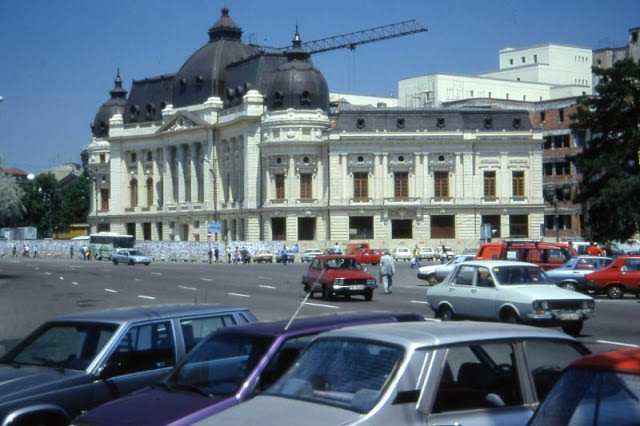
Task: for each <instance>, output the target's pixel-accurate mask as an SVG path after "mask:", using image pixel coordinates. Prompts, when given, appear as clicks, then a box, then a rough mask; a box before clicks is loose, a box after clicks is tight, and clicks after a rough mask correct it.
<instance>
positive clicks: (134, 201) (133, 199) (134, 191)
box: [129, 179, 138, 207]
mask: <svg viewBox="0 0 640 426" xmlns="http://www.w3.org/2000/svg"><path fill="white" fill-rule="evenodd" d="M129 190H130V193H129V204H130V207H135V206H137V205H138V181H137V180H135V179H132V180H131V182H129Z"/></svg>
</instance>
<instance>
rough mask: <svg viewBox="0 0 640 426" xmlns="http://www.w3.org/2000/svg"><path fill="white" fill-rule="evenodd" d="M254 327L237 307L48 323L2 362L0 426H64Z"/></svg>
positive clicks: (104, 314) (139, 311) (138, 310)
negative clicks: (219, 334) (202, 348)
mask: <svg viewBox="0 0 640 426" xmlns="http://www.w3.org/2000/svg"><path fill="white" fill-rule="evenodd" d="M255 320H256V318H255V316H254V315H253V314H252V313H251V311H249V310H248V309H246V308H243V307H239V306H224V305H195V304H191V305H156V306H146V307H145V306H139V307H135V308H126V309H124V308H123V309H111V310H104V311H93V312H81V313H77V314H72V315H66V316H61V317H57V318H55V319H52V320H50V321H47V322H45V323H44V324H43V325H41V326H40V327H38V328H37V329H36V330H35V331H33V332H32V333H31V334H29V335H28V336H27V337H25V338H24V339H23V340H22V341H20V342H19V343H18V344H17V345H16V346H15V347H14V348H13V349H11V350H10V351H9V352H7V353H6V354H5V355H4V356H3V357H2V358H0V424H3V425H36V424H37V425H65V424H68V423H69V422H70V421H71V419H73V418H74V417H76V416H77V415H78V414H80V412H82V411H84V410H89V409H91V408H94V407H96V406H98V405H99V404H102V403H104V402H107V401H110V400H112V399H115V398H117V397H120V396H122V395H126V394H128V393H130V392H133V391H135V390H138V389H141V388H143V387H145V386H149V385H151V384H152V383H155V382H157V381H158V380H160V379H161V378H162V377H164V376H165V375H166V374H167V373H168V372H169V371H170V370H171V368H172V367H174V366H175V365H176V364H177V363H178V361H180V360H181V359H182V358H183V357H184V355H185V354H186V353H187V352H188V351H189V350H190V349H191V348H192V347H193V346H194V345H195V344H196V343H197V342H198V341H199V340H200V339H202V338H204V337H205V336H206V335H208V334H209V333H210V332H211V331H213V330H215V329H217V328H220V327H225V326H229V325H234V324H241V323H246V322H253V321H255Z"/></svg>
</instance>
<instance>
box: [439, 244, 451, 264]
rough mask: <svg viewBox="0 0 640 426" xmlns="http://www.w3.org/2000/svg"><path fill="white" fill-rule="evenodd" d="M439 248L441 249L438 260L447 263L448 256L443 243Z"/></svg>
mask: <svg viewBox="0 0 640 426" xmlns="http://www.w3.org/2000/svg"><path fill="white" fill-rule="evenodd" d="M440 250H442V254H441V256H442V257H441V259H440V260H442V263H447V262H448V261H449V256H448V255H447V248H446V247H445V246H444V244H443V245H442V248H441V249H440Z"/></svg>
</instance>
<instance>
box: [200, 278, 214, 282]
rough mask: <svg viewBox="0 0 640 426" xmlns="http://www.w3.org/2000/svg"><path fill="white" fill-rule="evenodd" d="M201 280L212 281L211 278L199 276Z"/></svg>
mask: <svg viewBox="0 0 640 426" xmlns="http://www.w3.org/2000/svg"><path fill="white" fill-rule="evenodd" d="M200 279H201V280H202V281H213V278H200Z"/></svg>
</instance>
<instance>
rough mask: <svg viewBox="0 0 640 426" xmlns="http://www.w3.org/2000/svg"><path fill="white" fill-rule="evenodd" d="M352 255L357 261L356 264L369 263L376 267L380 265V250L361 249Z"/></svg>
mask: <svg viewBox="0 0 640 426" xmlns="http://www.w3.org/2000/svg"><path fill="white" fill-rule="evenodd" d="M353 255H354V256H355V257H356V259H358V262H360V263H370V264H372V265H377V264H378V263H380V257H381V256H382V250H378V249H371V248H362V249H358V250H356V251H355V252H354V253H353Z"/></svg>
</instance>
